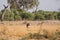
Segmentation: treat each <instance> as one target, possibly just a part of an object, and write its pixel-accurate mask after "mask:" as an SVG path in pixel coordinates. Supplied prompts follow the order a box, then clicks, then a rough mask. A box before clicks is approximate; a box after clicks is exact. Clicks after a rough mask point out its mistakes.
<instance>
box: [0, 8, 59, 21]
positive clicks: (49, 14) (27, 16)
mask: <svg viewBox="0 0 60 40" xmlns="http://www.w3.org/2000/svg"><path fill="white" fill-rule="evenodd" d="M2 13H3V12H2V11H0V20H1V21H2V20H3V21H20V20H60V12H55V11H42V10H38V11H37V12H27V11H25V10H22V9H20V10H12V11H10V10H5V11H4V13H5V15H4V18H3V16H2ZM2 18H3V19H2Z"/></svg>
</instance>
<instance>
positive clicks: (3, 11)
mask: <svg viewBox="0 0 60 40" xmlns="http://www.w3.org/2000/svg"><path fill="white" fill-rule="evenodd" d="M3 6H4V9H3V10H1V12H2V15H1V21H3V20H4V15H5V10H6V9H7V8H8V6H5V5H3Z"/></svg>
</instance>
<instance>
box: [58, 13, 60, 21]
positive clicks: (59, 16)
mask: <svg viewBox="0 0 60 40" xmlns="http://www.w3.org/2000/svg"><path fill="white" fill-rule="evenodd" d="M57 18H58V20H60V12H58V14H57Z"/></svg>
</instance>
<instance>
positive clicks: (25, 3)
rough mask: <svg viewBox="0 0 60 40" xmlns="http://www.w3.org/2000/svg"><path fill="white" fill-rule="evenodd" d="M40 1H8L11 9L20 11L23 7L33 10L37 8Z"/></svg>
mask: <svg viewBox="0 0 60 40" xmlns="http://www.w3.org/2000/svg"><path fill="white" fill-rule="evenodd" d="M37 2H38V0H8V3H9V5H10V8H14V9H15V8H16V9H20V8H22V7H23V9H24V8H27V9H28V8H33V7H34V6H36V3H37Z"/></svg>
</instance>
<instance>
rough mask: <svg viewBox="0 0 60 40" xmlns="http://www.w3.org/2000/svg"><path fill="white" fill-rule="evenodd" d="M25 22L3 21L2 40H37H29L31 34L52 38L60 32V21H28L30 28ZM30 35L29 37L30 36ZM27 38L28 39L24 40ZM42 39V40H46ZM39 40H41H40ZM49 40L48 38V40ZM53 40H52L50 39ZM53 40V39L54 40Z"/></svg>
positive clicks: (1, 25) (0, 31)
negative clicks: (45, 35)
mask: <svg viewBox="0 0 60 40" xmlns="http://www.w3.org/2000/svg"><path fill="white" fill-rule="evenodd" d="M24 22H25V21H3V22H0V39H1V40H37V38H36V39H35V38H34V37H32V38H27V37H28V36H29V35H30V34H35V33H36V34H37V33H39V34H41V35H43V34H47V35H49V36H50V38H52V36H53V35H54V34H55V32H56V31H60V21H51V20H50V21H26V22H27V23H29V24H30V26H28V28H27V27H26V24H24ZM28 34H29V35H28ZM22 38H23V39H22ZM24 38H26V39H24ZM45 39H46V38H42V39H40V40H45ZM38 40H39V39H38ZM46 40H48V38H47V39H46ZM50 40H51V39H50ZM52 40H53V39H52Z"/></svg>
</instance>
